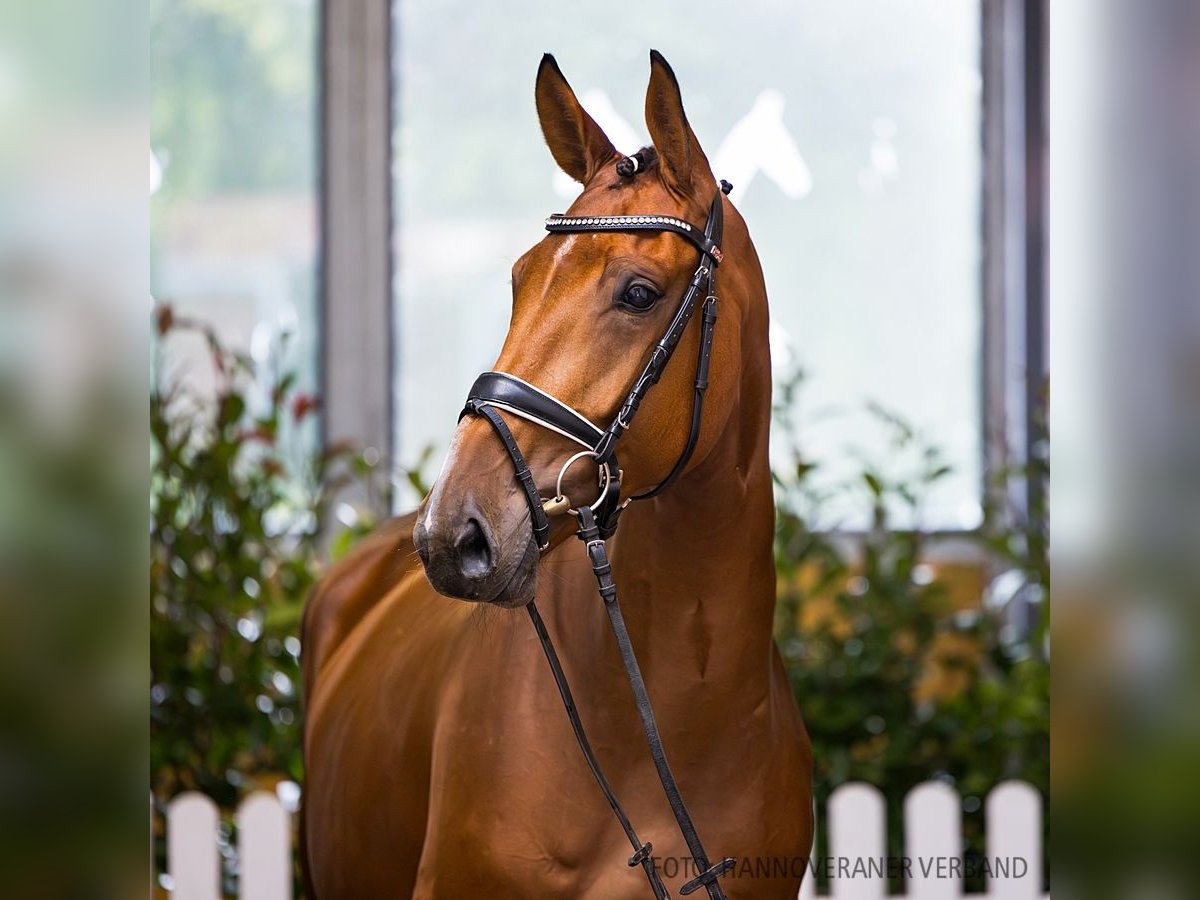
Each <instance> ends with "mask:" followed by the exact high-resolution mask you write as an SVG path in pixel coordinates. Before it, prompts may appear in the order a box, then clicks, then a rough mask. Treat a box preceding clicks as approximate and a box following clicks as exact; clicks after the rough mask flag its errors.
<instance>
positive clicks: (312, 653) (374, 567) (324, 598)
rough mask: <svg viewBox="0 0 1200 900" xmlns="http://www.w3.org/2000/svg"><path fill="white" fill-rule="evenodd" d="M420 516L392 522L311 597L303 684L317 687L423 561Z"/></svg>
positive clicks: (352, 553)
mask: <svg viewBox="0 0 1200 900" xmlns="http://www.w3.org/2000/svg"><path fill="white" fill-rule="evenodd" d="M416 516H417V514H416V512H410V513H407V514H406V515H403V516H397V517H395V518H393V519H389V520H388V521H386V522H384V523H383V524H382V525H380V526H379V527H378V528H377V529H376V530H375V531H374V532H372V533H371V534H370V535H368V536H367V537H365V538H363V539H362V540H361V541H359V543H358V544H357V545H355V547H354V548H353V549H352V550H351V551H350V552H349V553H347V554H346V555H345V556H344V557H342V559H340V560H339V561H338V562H337V563H335V564H334V565H333V566H332V567H330V569H329V571H328V572H326V573H325V575H324V576H323V577H322V578H321V580H320V581H318V582H317V584H316V586H315V587H314V588H313V589H312V592H311V593H310V594H309V597H308V602H307V603H306V604H305V607H304V616H303V619H302V621H301V626H300V634H301V643H302V646H303V648H304V657H303V666H304V684H305V689H306V691H307V692H308V694H309V695H310V696H311V692H312V689H313V684H314V683H315V679H316V677H317V675H318V674H319V673H320V671H321V669H322V667H323V666H324V665H325V663H326V662H328V661H329V659H330V658H331V657H332V656H333V654H334V651H336V650H337V648H338V647H339V646H340V645H341V643H342V642H343V641H344V640H345V639H346V637H347V636H348V635H349V634H350V633H351V632H352V631H353V630H354V628H355V626H356V625H357V624H358V623H359V622H361V621H362V619H363V617H364V616H366V615H367V613H369V612H370V611H371V610H372V609H373V608H374V607H375V605H376V604H377V603H379V601H380V600H382V599H383V598H384V597H385V596H386V595H387V593H388V592H389V591H390V590H391V589H392V588H393V587H395V586H396V584H398V583H399V581H400V579H401V578H402V577H403V576H404V575H405V574H407V573H408V572H409V571H411V570H412V569H413V568H414V567H415V566H417V565H419V564H420V562H419V560H418V559H417V555H416V548H415V547H414V546H413V541H412V530H413V525H414V523H415V522H416Z"/></svg>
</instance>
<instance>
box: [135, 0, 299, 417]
mask: <svg viewBox="0 0 1200 900" xmlns="http://www.w3.org/2000/svg"><path fill="white" fill-rule="evenodd" d="M151 28H152V29H153V34H152V38H153V39H152V42H151V46H152V48H153V54H154V55H153V60H152V63H153V95H152V99H151V103H152V106H151V146H152V150H153V152H154V158H155V162H156V165H157V171H158V174H159V176H160V178H161V181H160V183H159V185H158V187H157V189H156V191H155V193H154V196H153V200H152V208H151V212H152V225H151V227H152V246H153V249H152V289H153V293H154V296H155V298H156V299H157V300H158V301H160V302H165V303H170V304H172V305H173V306H174V307H175V310H176V312H177V313H179V314H182V315H188V316H193V317H195V318H197V319H200V320H202V321H204V322H207V323H210V324H212V325H213V326H214V327H215V328H216V331H217V333H218V335H219V336H220V337H221V338H222V339H223V340H224V341H225V342H226V343H227V344H228V345H229V346H231V347H235V348H237V349H239V350H242V351H244V352H248V353H250V354H251V356H252V358H253V359H254V361H255V364H256V366H258V367H261V368H262V369H263V370H265V369H266V368H267V367H272V366H285V367H287V368H297V369H298V370H299V375H300V378H299V381H300V384H301V385H302V386H304V387H305V388H306V389H313V388H314V387H315V385H316V383H317V355H316V353H317V321H318V314H317V304H316V293H317V283H316V271H317V269H316V262H317V252H318V249H317V244H318V241H317V234H318V230H317V220H318V214H317V179H316V160H317V152H316V137H317V122H318V118H317V110H318V106H317V87H316V59H317V57H316V35H317V0H286V2H268V0H252V2H246V0H239V2H230V0H175V2H166V0H158V2H155V3H154V5H153V9H152V19H151ZM284 335H289V337H288V338H287V341H286V349H285V350H284V349H283V348H282V345H281V341H282V340H283V336H284ZM169 351H170V352H169V358H170V361H171V363H172V367H173V368H182V370H183V371H184V372H185V373H186V376H187V377H188V379H189V380H190V381H191V382H192V384H194V385H197V386H200V387H203V386H204V385H205V384H207V383H209V382H210V381H211V367H210V366H209V364H208V362H207V357H206V354H205V350H204V347H203V345H202V343H201V342H200V341H198V340H197V341H191V340H185V339H183V338H180V339H179V340H178V341H177V342H173V344H172V346H171V347H170V348H169ZM281 351H282V352H281ZM312 437H313V438H315V435H313V436H312Z"/></svg>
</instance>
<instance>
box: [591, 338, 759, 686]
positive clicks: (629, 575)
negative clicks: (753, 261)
mask: <svg viewBox="0 0 1200 900" xmlns="http://www.w3.org/2000/svg"><path fill="white" fill-rule="evenodd" d="M718 327H719V326H718ZM761 332H762V334H761V336H757V338H756V337H752V338H750V339H748V343H750V344H752V345H753V346H751V347H748V348H747V349H748V350H749V351H750V352H747V353H746V354H744V359H743V368H742V382H741V385H740V389H739V391H738V396H739V403H740V406H739V408H738V409H737V410H736V411H735V412H734V414H733V415H732V416H731V417H730V419H729V421H728V422H727V423H726V424H725V425H724V427H723V428H722V429H721V432H720V437H719V438H718V439H717V442H716V444H715V446H714V447H713V449H712V450H711V451H710V452H709V453H708V454H707V455H706V456H705V457H704V459H703V460H701V461H699V462H698V463H697V464H695V465H694V466H693V467H692V468H691V469H690V470H688V471H687V472H686V473H685V474H684V475H683V476H682V477H681V478H680V479H679V480H678V481H677V482H676V483H675V484H674V485H673V486H672V487H670V488H669V489H668V490H667V491H665V492H664V493H663V494H662V495H661V496H659V497H657V498H655V499H653V500H650V501H647V502H645V503H634V504H632V505H631V506H630V507H629V508H628V509H627V510H626V512H625V514H624V516H623V518H622V521H621V526H620V528H619V529H618V532H617V534H616V535H615V536H614V538H613V540H612V541H611V542H610V543H611V551H612V552H611V557H612V564H613V571H614V577H615V579H616V581H617V585H618V589H619V591H620V598H621V608H622V610H623V612H624V614H625V617H626V619H627V620H628V622H629V628H630V631H631V633H633V635H634V636H635V637H634V640H635V642H636V643H637V644H638V646H639V647H640V648H645V652H646V654H647V659H646V662H645V663H644V665H645V668H647V669H648V670H649V669H653V668H656V667H661V666H667V667H670V669H671V671H672V675H673V676H674V677H680V678H683V679H687V680H689V681H692V682H693V683H695V680H696V679H699V680H700V681H704V682H707V683H710V684H726V685H734V684H737V683H745V682H744V681H741V682H739V680H740V679H755V678H760V679H761V678H765V677H766V672H767V671H768V668H769V667H768V666H767V665H765V662H766V660H767V659H768V656H769V653H770V649H771V646H772V644H771V641H772V625H773V620H774V607H775V566H774V554H773V549H772V548H773V538H774V529H775V505H774V494H773V487H772V481H771V471H770V461H769V458H768V439H769V428H770V396H771V395H770V390H771V388H770V364H769V354H768V351H767V348H766V346H765V344H766V333H765V332H766V329H765V325H764V327H763V328H762V329H761ZM760 343H761V344H762V345H763V346H759V344H760ZM710 427H711V426H710ZM647 674H648V675H652V673H651V672H648V673H647Z"/></svg>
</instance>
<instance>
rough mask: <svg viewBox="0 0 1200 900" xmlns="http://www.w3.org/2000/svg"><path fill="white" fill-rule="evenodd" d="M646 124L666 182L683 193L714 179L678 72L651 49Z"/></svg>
mask: <svg viewBox="0 0 1200 900" xmlns="http://www.w3.org/2000/svg"><path fill="white" fill-rule="evenodd" d="M646 127H647V128H648V129H649V131H650V140H651V141H653V142H654V149H655V150H656V151H658V160H659V166H660V168H661V170H662V174H663V178H664V180H665V181H666V183H667V186H668V187H670V188H671V189H673V190H676V191H678V192H680V193H683V194H688V193H690V192H691V190H692V189H693V187H698V186H699V185H700V183H701V182H709V183H711V182H713V174H712V170H711V169H710V168H709V165H708V158H707V157H706V156H705V155H704V151H703V150H702V149H700V142H699V141H697V140H696V135H695V133H694V132H693V131H692V126H691V125H689V124H688V120H687V114H686V113H684V111H683V97H682V95H681V94H680V92H679V81H678V80H677V79H676V78H675V72H674V71H672V69H671V67H670V65H668V63H667V61H666V60H665V59H664V58H663V55H662V54H661V53H659V52H658V51H657V50H651V51H650V86H649V87H648V88H646Z"/></svg>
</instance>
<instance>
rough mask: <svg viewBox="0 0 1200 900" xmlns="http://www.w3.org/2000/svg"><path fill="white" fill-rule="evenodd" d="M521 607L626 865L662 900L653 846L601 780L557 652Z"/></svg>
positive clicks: (532, 612)
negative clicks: (622, 845)
mask: <svg viewBox="0 0 1200 900" xmlns="http://www.w3.org/2000/svg"><path fill="white" fill-rule="evenodd" d="M525 608H526V609H527V610H529V618H530V619H531V620H532V621H533V630H534V631H536V632H537V636H538V640H539V641H540V642H541V644H542V652H544V653H545V654H546V662H548V663H550V672H551V674H553V675H554V683H555V684H556V685H558V695H559V696H560V697H561V698H562V702H563V707H564V708H565V709H566V711H567V718H568V719H569V720H570V722H571V730H572V731H574V732H575V741H576V743H578V744H579V749H580V750H581V751H582V752H583V758H584V759H585V760H587V764H588V768H589V769H591V770H592V777H593V778H595V779H596V784H597V785H599V786H600V791H601V793H603V794H604V799H605V800H607V801H608V805H609V807H610V808H611V809H612V811H613V814H614V815H615V816H616V817H617V821H618V822H620V823H621V829H622V830H623V831H624V832H625V837H627V838H628V839H629V844H630V846H632V847H633V856H631V857H629V863H628V864H629V866H630V868H633V867H634V866H639V865H640V866H641V867H642V870H643V871H644V872H645V873H646V878H647V880H649V882H650V889H651V890H652V891H653V892H654V896H655V898H656V900H666V898H668V897H670V896H671V895H670V894H669V893H667V888H666V886H665V885H664V884H663V883H662V879H661V878H659V875H658V871H657V870H656V869H655V868H654V857H653V856H652V855H651V854H652V853H653V852H654V845H653V844H651V843H649V842H648V841H647V842H646V843H642V840H641V838H639V837H638V836H637V832H636V831H635V830H634V828H633V823H632V822H630V821H629V816H628V815H627V814H626V813H625V809H624V808H623V807H622V806H621V802H620V801H619V800H617V795H616V793H615V792H614V791H613V789H612V785H611V784H609V781H608V778H606V777H605V775H604V771H603V770H602V769H601V768H600V763H599V762H597V761H596V754H595V753H594V752H593V751H592V745H591V742H589V741H588V738H587V733H586V732H585V731H584V730H583V721H582V720H581V719H580V718H579V709H578V707H576V706H575V698H574V697H573V696H572V695H571V686H570V685H569V684H568V683H567V675H566V673H565V672H563V668H562V663H560V662H559V661H558V653H557V652H556V651H555V649H554V644H553V642H552V641H551V640H550V633H549V632H548V631H547V630H546V623H545V622H543V621H542V615H541V613H539V612H538V608H537V604H536V603H534V602H533V601H532V600H531V601H530V602H529V605H528V606H527V607H525Z"/></svg>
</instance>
